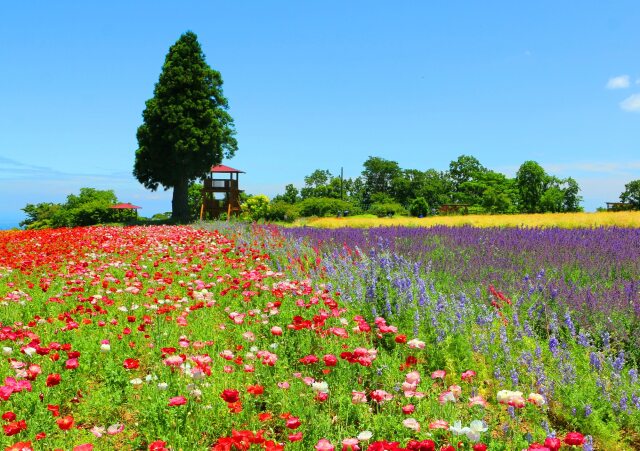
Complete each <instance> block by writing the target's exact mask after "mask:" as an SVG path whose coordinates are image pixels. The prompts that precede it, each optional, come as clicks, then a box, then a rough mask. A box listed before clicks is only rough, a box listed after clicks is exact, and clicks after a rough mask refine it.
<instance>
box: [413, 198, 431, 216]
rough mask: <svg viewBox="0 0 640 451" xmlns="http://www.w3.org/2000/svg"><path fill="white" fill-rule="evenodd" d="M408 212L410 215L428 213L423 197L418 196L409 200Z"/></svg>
mask: <svg viewBox="0 0 640 451" xmlns="http://www.w3.org/2000/svg"><path fill="white" fill-rule="evenodd" d="M409 212H410V213H411V216H427V214H429V204H428V203H427V201H426V200H425V199H424V197H418V198H416V199H413V200H412V201H411V204H410V205H409Z"/></svg>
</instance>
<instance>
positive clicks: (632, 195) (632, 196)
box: [620, 180, 640, 210]
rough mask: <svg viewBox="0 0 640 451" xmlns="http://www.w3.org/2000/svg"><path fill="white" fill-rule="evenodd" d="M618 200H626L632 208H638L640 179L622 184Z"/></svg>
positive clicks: (639, 206) (639, 202) (639, 204)
mask: <svg viewBox="0 0 640 451" xmlns="http://www.w3.org/2000/svg"><path fill="white" fill-rule="evenodd" d="M620 201H621V202H627V203H628V204H629V205H630V206H631V208H633V209H634V210H640V180H633V181H631V182H629V183H627V184H626V185H624V191H623V192H622V193H621V194H620Z"/></svg>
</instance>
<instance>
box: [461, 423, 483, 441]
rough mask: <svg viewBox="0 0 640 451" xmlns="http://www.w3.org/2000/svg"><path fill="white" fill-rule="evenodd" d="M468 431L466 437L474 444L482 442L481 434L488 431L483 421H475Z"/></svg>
mask: <svg viewBox="0 0 640 451" xmlns="http://www.w3.org/2000/svg"><path fill="white" fill-rule="evenodd" d="M465 429H468V430H467V431H466V433H465V434H466V436H467V438H468V439H469V440H471V441H472V442H477V441H478V440H480V434H482V433H483V432H486V431H487V429H488V428H487V425H486V424H485V423H484V422H483V421H481V420H473V421H472V422H471V424H469V428H465Z"/></svg>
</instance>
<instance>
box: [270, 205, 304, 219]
mask: <svg viewBox="0 0 640 451" xmlns="http://www.w3.org/2000/svg"><path fill="white" fill-rule="evenodd" d="M299 217H300V213H299V212H298V208H297V206H295V205H292V204H290V203H288V202H284V201H281V200H280V201H275V202H271V203H270V204H269V209H268V210H267V214H266V216H265V219H266V220H267V221H281V222H293V221H295V220H296V219H298V218H299Z"/></svg>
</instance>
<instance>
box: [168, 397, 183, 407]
mask: <svg viewBox="0 0 640 451" xmlns="http://www.w3.org/2000/svg"><path fill="white" fill-rule="evenodd" d="M186 403H187V398H185V397H184V396H174V397H173V398H170V399H169V406H170V407H171V406H182V405H184V404H186Z"/></svg>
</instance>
